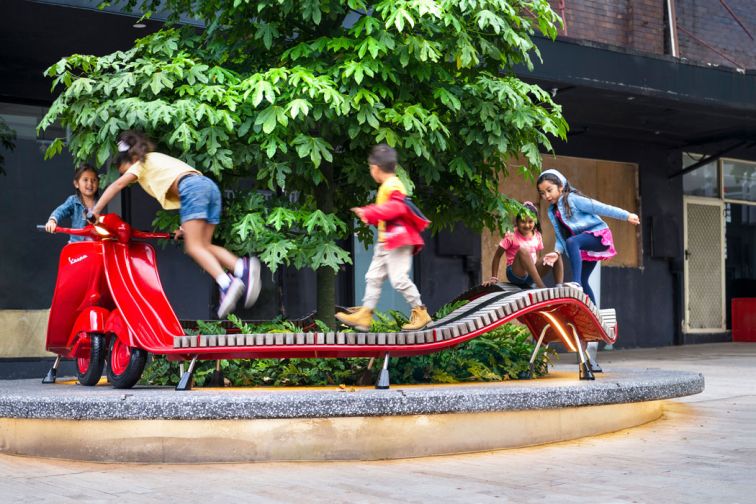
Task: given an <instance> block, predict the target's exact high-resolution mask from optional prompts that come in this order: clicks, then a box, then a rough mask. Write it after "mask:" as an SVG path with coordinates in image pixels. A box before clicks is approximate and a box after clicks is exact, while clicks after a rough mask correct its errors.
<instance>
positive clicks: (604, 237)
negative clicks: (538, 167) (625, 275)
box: [536, 170, 640, 303]
mask: <svg viewBox="0 0 756 504" xmlns="http://www.w3.org/2000/svg"><path fill="white" fill-rule="evenodd" d="M536 186H537V187H538V193H539V194H540V195H541V197H542V198H543V199H545V200H546V201H547V202H548V203H549V220H550V221H551V225H552V226H553V227H554V234H555V235H556V244H555V250H554V252H549V253H548V254H546V255H545V256H544V257H543V262H544V264H546V265H552V264H554V263H555V262H556V261H557V259H559V257H560V256H561V255H564V254H565V253H566V254H567V257H568V258H569V261H570V265H571V266H572V277H573V279H574V280H575V281H576V282H579V283H580V285H581V286H582V287H583V291H584V292H585V293H586V294H588V297H590V298H591V301H593V302H594V303H595V302H596V298H595V296H594V294H593V291H592V290H591V288H590V286H589V285H588V278H589V277H590V276H591V273H592V272H593V269H594V268H595V267H596V262H597V261H604V260H606V259H610V258H612V257H614V256H615V255H617V251H616V250H615V248H614V239H613V238H612V232H611V230H610V229H609V226H607V224H606V222H604V221H603V219H601V217H599V216H600V215H603V216H604V217H611V218H612V219H618V220H624V221H628V222H630V223H631V224H635V225H638V224H640V219H638V216H637V215H635V214H634V213H630V212H628V211H627V210H623V209H621V208H617V207H614V206H611V205H607V204H604V203H601V202H600V201H596V200H594V199H591V198H587V197H586V196H584V195H583V194H581V193H580V191H578V190H576V189H574V188H573V187H572V186H570V183H569V182H568V181H567V178H566V177H565V176H564V175H562V174H561V173H560V172H559V171H557V170H545V171H543V172H542V173H541V175H540V176H539V177H538V180H537V181H536Z"/></svg>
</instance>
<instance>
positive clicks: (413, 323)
mask: <svg viewBox="0 0 756 504" xmlns="http://www.w3.org/2000/svg"><path fill="white" fill-rule="evenodd" d="M431 322H433V319H432V318H431V317H430V315H428V309H427V308H426V307H425V306H423V305H420V306H415V307H414V308H412V313H411V314H410V320H409V322H408V323H406V324H404V325H403V326H402V331H419V330H420V329H422V328H423V327H425V326H427V325H428V324H430V323H431Z"/></svg>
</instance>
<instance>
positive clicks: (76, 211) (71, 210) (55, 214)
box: [50, 194, 90, 243]
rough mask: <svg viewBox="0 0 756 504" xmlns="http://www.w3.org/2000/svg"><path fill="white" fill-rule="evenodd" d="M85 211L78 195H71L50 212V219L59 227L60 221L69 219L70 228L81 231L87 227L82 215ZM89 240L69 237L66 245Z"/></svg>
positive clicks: (85, 219)
mask: <svg viewBox="0 0 756 504" xmlns="http://www.w3.org/2000/svg"><path fill="white" fill-rule="evenodd" d="M86 211H87V209H86V207H85V206H84V203H82V202H81V198H79V196H78V195H76V194H72V195H71V196H69V197H68V198H67V199H66V201H64V202H63V204H62V205H60V206H59V207H58V208H56V209H55V210H53V211H52V213H51V214H50V219H55V222H57V224H58V225H59V226H60V225H61V222H60V221H61V220H63V219H65V218H66V217H70V218H71V228H73V229H81V228H83V227H85V226H86V225H87V218H86V216H85V215H84V214H85V212H86ZM89 239H90V238H88V237H86V236H71V237H70V239H69V240H68V243H71V242H77V241H88V240H89Z"/></svg>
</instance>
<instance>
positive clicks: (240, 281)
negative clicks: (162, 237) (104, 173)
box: [92, 131, 260, 319]
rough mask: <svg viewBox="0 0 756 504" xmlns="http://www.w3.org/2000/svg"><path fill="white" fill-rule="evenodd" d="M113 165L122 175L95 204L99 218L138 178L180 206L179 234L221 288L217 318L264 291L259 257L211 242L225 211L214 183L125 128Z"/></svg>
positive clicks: (170, 206) (165, 202)
mask: <svg viewBox="0 0 756 504" xmlns="http://www.w3.org/2000/svg"><path fill="white" fill-rule="evenodd" d="M114 164H115V165H116V167H117V168H118V172H119V173H120V174H121V177H120V178H119V179H118V180H116V181H115V182H113V183H112V184H110V185H109V186H108V188H107V189H105V192H104V193H103V194H102V197H100V199H99V201H97V203H96V204H95V205H94V208H93V209H92V212H93V213H94V214H95V217H97V216H98V215H99V213H100V212H101V211H102V210H103V208H105V205H107V204H108V202H109V201H110V200H111V199H113V198H114V197H115V196H116V195H117V194H118V193H119V192H121V191H122V190H123V189H124V188H126V187H128V186H129V185H131V184H133V183H134V182H139V185H140V186H142V189H144V190H145V192H146V193H147V194H149V195H150V196H152V197H153V198H155V199H156V200H158V202H159V203H160V205H161V206H162V207H163V208H164V209H166V210H176V209H178V210H179V213H180V216H181V228H180V229H179V231H178V232H177V233H176V234H177V236H180V235H183V237H184V250H185V251H186V253H187V254H189V256H191V258H192V259H194V261H195V262H196V263H197V264H199V265H200V267H201V268H202V269H204V270H205V271H206V272H207V273H209V274H210V275H211V276H212V277H213V278H214V279H215V281H216V283H217V284H218V287H219V288H220V303H219V306H218V318H221V319H222V318H225V317H226V316H227V315H228V314H229V313H230V312H231V311H233V310H234V308H235V307H236V303H237V302H238V301H239V299H240V298H241V297H244V306H245V308H249V307H250V306H252V305H253V304H254V302H255V301H256V300H257V296H258V295H259V294H260V262H259V261H258V260H257V258H256V257H244V258H239V257H237V256H235V255H234V254H232V253H231V252H229V251H228V250H226V249H225V248H223V247H220V246H218V245H213V244H212V239H213V233H214V231H215V226H217V225H218V224H219V223H220V216H221V193H220V190H219V189H218V186H217V185H216V184H215V182H213V181H212V180H210V179H209V178H207V177H205V176H204V175H202V173H200V171H199V170H197V169H195V168H193V167H191V166H189V165H188V164H186V163H184V162H183V161H181V160H179V159H176V158H173V157H171V156H167V155H165V154H160V153H159V152H154V146H153V144H152V142H151V141H150V140H149V139H148V138H147V137H146V136H145V135H144V134H142V133H140V132H137V131H126V132H124V133H121V135H120V137H119V141H118V156H117V157H116V159H115V163H114ZM226 269H228V271H230V272H231V273H232V274H229V273H227V272H226Z"/></svg>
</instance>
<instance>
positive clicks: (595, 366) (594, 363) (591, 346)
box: [586, 341, 604, 373]
mask: <svg viewBox="0 0 756 504" xmlns="http://www.w3.org/2000/svg"><path fill="white" fill-rule="evenodd" d="M598 346H599V344H598V341H591V342H589V343H588V348H587V349H586V353H587V354H588V363H589V364H590V365H591V371H593V372H594V373H603V372H604V370H603V369H601V366H599V363H598Z"/></svg>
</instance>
